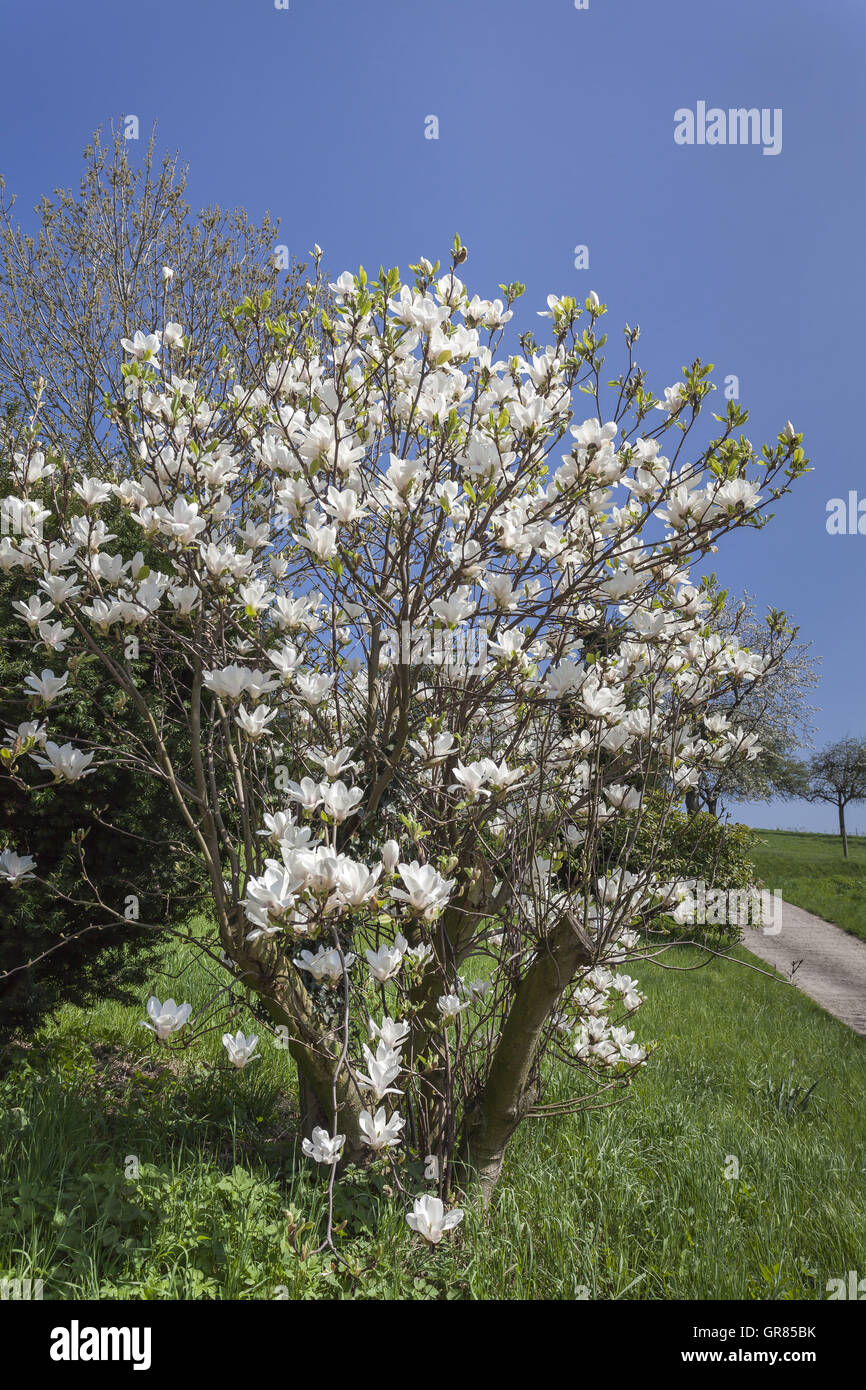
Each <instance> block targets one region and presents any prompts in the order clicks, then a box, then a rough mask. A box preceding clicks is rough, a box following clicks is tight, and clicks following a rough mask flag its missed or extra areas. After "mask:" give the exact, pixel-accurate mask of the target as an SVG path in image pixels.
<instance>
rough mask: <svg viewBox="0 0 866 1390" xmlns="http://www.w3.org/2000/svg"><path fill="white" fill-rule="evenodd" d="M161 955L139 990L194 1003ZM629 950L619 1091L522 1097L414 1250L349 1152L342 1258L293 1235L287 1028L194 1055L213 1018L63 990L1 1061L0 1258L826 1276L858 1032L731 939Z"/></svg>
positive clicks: (249, 1293)
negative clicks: (256, 1057) (498, 1150)
mask: <svg viewBox="0 0 866 1390" xmlns="http://www.w3.org/2000/svg"><path fill="white" fill-rule="evenodd" d="M738 954H739V955H740V956H741V959H744V960H750V961H752V963H753V964H755V963H756V962H754V959H753V958H752V957H749V956H747V954H746V953H744V952H739V953H738ZM695 959H696V957H695V956H694V955H693V954H691V953H688V952H687V951H686V950H685V948H682V947H679V948H676V950H675V951H674V952H672V953H671V955H669V956H668V957H667V960H668V962H669V963H670V964H677V965H683V964H689V963H692V962H693V961H694V960H695ZM168 965H169V967H170V970H171V975H170V978H168V979H165V980H160V981H159V982H158V988H157V993H159V994H160V997H164V996H165V994H166V993H172V994H174V996H175V997H176V998H185V999H190V1000H191V1001H192V1002H193V1003H194V1004H201V1003H203V1002H204V1001H205V1000H206V998H207V997H208V994H209V993H210V992H211V991H212V982H211V981H210V980H209V979H208V978H207V977H206V976H205V974H204V973H203V972H202V971H201V970H200V969H199V968H198V967H190V965H189V963H188V957H187V956H186V955H185V953H184V951H182V950H180V949H178V950H177V951H176V952H175V953H174V954H173V955H172V956H171V957H170V959H169V961H168ZM636 973H638V974H639V977H640V979H641V983H642V985H643V987H644V988H646V990H647V992H648V994H649V998H648V1001H647V1003H646V1005H645V1006H644V1007H643V1008H642V1009H641V1011H640V1013H639V1014H638V1015H637V1018H636V1020H635V1022H636V1024H637V1036H638V1037H639V1038H640V1039H643V1040H646V1039H651V1038H656V1039H657V1040H658V1041H659V1043H660V1047H659V1050H658V1052H657V1054H656V1056H655V1057H654V1059H653V1060H652V1061H651V1062H650V1064H649V1066H648V1067H647V1068H645V1069H644V1070H643V1072H642V1073H641V1075H640V1076H639V1077H638V1079H637V1081H636V1083H635V1085H634V1087H633V1090H632V1094H631V1096H630V1098H629V1099H627V1100H626V1101H625V1103H623V1104H622V1105H620V1106H618V1107H617V1108H616V1109H613V1110H602V1111H597V1112H594V1113H585V1114H582V1115H577V1116H572V1117H569V1118H566V1119H560V1120H553V1119H543V1120H531V1121H528V1122H527V1123H526V1124H525V1125H524V1127H523V1128H522V1129H521V1130H520V1131H519V1132H518V1134H517V1136H516V1137H515V1140H514V1142H513V1144H512V1146H511V1149H510V1151H509V1155H508V1160H507V1164H506V1169H505V1173H504V1176H503V1178H502V1182H501V1185H500V1187H499V1189H498V1191H497V1196H496V1199H495V1202H494V1206H493V1209H492V1210H491V1212H490V1213H489V1214H488V1215H486V1216H485V1215H484V1214H482V1213H480V1212H479V1211H477V1210H475V1209H472V1208H471V1207H470V1206H469V1205H468V1204H467V1215H466V1218H465V1220H464V1222H463V1224H462V1226H461V1227H460V1228H459V1229H458V1231H457V1233H456V1236H455V1237H449V1238H446V1240H447V1243H443V1245H442V1246H440V1247H439V1248H438V1249H437V1250H436V1251H433V1252H430V1251H428V1250H427V1249H426V1247H425V1248H421V1245H420V1242H419V1240H418V1238H417V1237H414V1236H413V1235H412V1234H411V1233H410V1232H409V1230H408V1228H407V1227H406V1225H405V1221H404V1219H403V1213H404V1211H405V1209H406V1202H405V1201H404V1200H403V1199H402V1198H398V1200H397V1201H396V1202H391V1201H389V1200H387V1199H386V1198H384V1197H383V1196H382V1193H381V1189H382V1185H383V1178H382V1177H378V1178H377V1177H376V1176H375V1175H369V1174H360V1175H356V1176H355V1177H354V1178H353V1179H352V1180H351V1181H350V1182H349V1183H348V1184H347V1185H344V1188H345V1190H344V1191H343V1192H341V1195H340V1196H339V1199H338V1204H337V1210H336V1216H337V1219H338V1221H339V1222H340V1223H341V1234H340V1237H339V1242H340V1248H341V1250H342V1252H343V1253H344V1254H345V1257H346V1259H347V1260H348V1262H349V1264H350V1265H351V1266H352V1269H353V1270H354V1272H350V1271H349V1270H347V1269H345V1268H342V1267H337V1268H335V1267H334V1261H333V1258H332V1257H331V1256H330V1254H327V1253H326V1254H325V1255H313V1254H311V1253H310V1251H311V1250H312V1249H313V1248H314V1247H315V1246H316V1245H317V1244H318V1243H319V1241H320V1239H321V1233H322V1219H323V1212H324V1192H323V1188H322V1185H321V1182H320V1181H319V1180H318V1179H317V1175H316V1173H315V1172H314V1171H313V1170H312V1166H311V1165H310V1164H309V1163H308V1162H307V1161H306V1160H305V1159H303V1158H299V1156H298V1154H297V1148H296V1137H295V1113H294V1100H293V1096H292V1089H291V1088H292V1076H291V1067H290V1065H289V1060H288V1054H287V1053H285V1052H283V1051H280V1050H279V1049H277V1048H275V1047H274V1046H273V1045H272V1044H271V1043H270V1042H267V1041H266V1042H265V1044H264V1049H263V1050H264V1058H263V1060H262V1061H260V1062H257V1063H255V1064H254V1065H253V1066H251V1067H250V1068H249V1069H248V1070H247V1071H245V1072H241V1073H238V1074H232V1075H227V1074H226V1073H224V1072H220V1071H216V1070H209V1069H208V1068H209V1067H211V1066H212V1065H213V1064H214V1063H215V1062H216V1061H217V1059H218V1055H219V1053H220V1051H221V1048H220V1042H219V1032H217V1033H215V1034H214V1036H213V1038H212V1039H211V1040H210V1041H209V1042H208V1043H207V1045H206V1046H204V1047H200V1046H196V1048H195V1049H194V1051H191V1052H190V1053H189V1054H184V1056H183V1057H182V1058H181V1060H180V1061H179V1062H177V1061H174V1060H173V1061H172V1063H171V1065H167V1064H166V1057H165V1054H164V1053H162V1052H161V1051H160V1049H159V1048H158V1046H157V1045H156V1044H155V1042H153V1041H152V1040H151V1036H150V1035H149V1034H148V1033H146V1032H145V1030H144V1029H140V1028H138V1027H137V1020H138V1019H139V1018H140V1017H143V1009H142V1010H135V1009H127V1008H124V1007H120V1006H118V1005H113V1004H104V1005H102V1006H100V1007H99V1008H97V1009H95V1010H93V1011H92V1012H91V1013H90V1014H88V1015H83V1014H81V1013H79V1012H78V1011H75V1010H71V1009H67V1010H65V1011H64V1012H63V1013H62V1015H61V1016H60V1018H59V1020H58V1021H57V1022H56V1023H55V1024H52V1025H51V1026H50V1027H49V1028H47V1029H45V1030H43V1033H42V1034H41V1035H40V1037H39V1039H38V1040H37V1041H36V1042H35V1044H34V1045H32V1046H30V1047H28V1048H27V1050H26V1051H25V1052H24V1053H22V1054H20V1055H18V1057H17V1058H16V1059H15V1060H14V1064H13V1066H12V1068H11V1069H10V1070H9V1071H8V1072H7V1074H6V1076H5V1077H4V1078H3V1080H2V1082H0V1105H2V1113H0V1276H2V1275H6V1276H7V1277H17V1278H21V1279H24V1278H33V1279H35V1278H42V1279H43V1281H44V1297H45V1298H71V1297H76V1298H80V1297H97V1296H101V1297H107V1298H115V1299H123V1298H132V1299H141V1298H202V1297H203V1298H274V1297H277V1296H283V1297H290V1298H317V1299H322V1298H324V1299H335V1298H361V1299H382V1298H411V1299H424V1298H447V1297H450V1298H461V1299H473V1298H477V1299H495V1298H515V1299H524V1298H526V1299H574V1298H580V1297H587V1296H588V1297H591V1298H605V1299H610V1298H626V1299H635V1298H637V1299H705V1298H722V1299H733V1298H747V1299H786V1298H806V1299H810V1298H821V1297H826V1293H825V1287H826V1282H827V1280H828V1279H830V1278H835V1277H844V1276H845V1274H846V1271H848V1270H849V1269H858V1270H859V1269H861V1268H862V1265H863V1252H864V1249H866V1158H864V1142H863V1141H864V1137H866V1136H864V1120H863V1104H862V1098H863V1094H864V1088H866V1040H864V1039H862V1038H859V1037H857V1036H856V1035H855V1034H854V1033H852V1032H851V1031H850V1030H849V1029H847V1028H845V1027H844V1026H843V1025H842V1024H840V1023H838V1022H836V1021H835V1020H834V1019H832V1018H830V1017H829V1016H828V1015H826V1014H825V1013H823V1012H822V1010H820V1009H819V1008H818V1007H817V1006H816V1005H814V1004H813V1003H812V1002H811V1001H810V1000H808V999H806V998H804V997H803V996H801V995H799V994H798V993H795V992H794V991H793V990H792V989H790V988H788V987H786V986H784V985H783V984H781V983H779V982H777V981H774V980H772V979H770V978H768V976H767V975H766V974H760V973H757V972H756V971H753V970H747V969H745V968H744V967H743V966H741V965H736V964H730V963H727V962H723V961H713V962H712V963H711V964H709V965H708V966H706V967H705V968H703V969H701V970H699V971H696V972H694V973H690V974H685V973H675V972H670V971H661V970H659V969H658V968H654V967H651V966H650V965H648V964H646V965H644V966H643V967H642V968H641V969H640V970H639V971H637V972H636ZM250 1023H251V1020H250V1019H249V1018H248V1017H246V1016H243V1015H240V1016H239V1017H238V1018H237V1019H236V1020H235V1021H234V1022H233V1024H232V1026H233V1028H237V1027H243V1028H244V1029H245V1031H249V1025H250ZM220 1031H221V1030H220ZM814 1081H817V1082H818V1085H817V1088H816V1090H815V1091H814V1093H813V1095H812V1097H811V1098H810V1099H809V1101H808V1103H807V1104H806V1105H805V1108H803V1109H798V1107H797V1106H796V1105H795V1104H791V1105H788V1104H786V1101H785V1097H786V1095H787V1094H788V1091H789V1090H790V1088H791V1086H792V1085H800V1086H808V1085H810V1084H811V1083H812V1082H814ZM568 1084H569V1077H568V1076H567V1075H559V1074H558V1075H557V1076H555V1077H554V1080H553V1085H552V1089H551V1095H550V1097H548V1098H555V1097H556V1096H557V1095H561V1096H565V1095H567V1094H568ZM732 1157H733V1158H734V1159H736V1161H737V1163H738V1165H739V1173H738V1176H737V1177H726V1176H725V1174H726V1172H728V1173H732V1172H733V1170H734V1165H733V1163H732V1161H731V1159H732ZM133 1158H134V1159H135V1160H136V1161H137V1165H138V1169H137V1171H138V1176H137V1177H136V1176H127V1174H134V1173H135V1171H136V1169H135V1164H134V1163H133V1161H132V1160H133ZM406 1182H407V1186H408V1187H409V1188H410V1190H422V1184H421V1183H420V1181H417V1182H416V1181H413V1178H412V1177H411V1176H407V1178H406Z"/></svg>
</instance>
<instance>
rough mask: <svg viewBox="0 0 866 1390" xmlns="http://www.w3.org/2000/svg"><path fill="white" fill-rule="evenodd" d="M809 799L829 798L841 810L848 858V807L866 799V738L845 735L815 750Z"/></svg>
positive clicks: (823, 799) (842, 834)
mask: <svg viewBox="0 0 866 1390" xmlns="http://www.w3.org/2000/svg"><path fill="white" fill-rule="evenodd" d="M807 800H809V801H828V802H829V803H830V805H831V806H835V807H836V808H837V810H838V812H839V834H840V835H841V837H842V853H843V854H844V856H845V858H846V859H847V858H848V834H847V831H846V830H845V808H846V806H848V804H849V803H850V802H852V801H866V740H864V739H858V738H842V739H840V740H839V742H838V743H830V744H828V745H827V747H826V748H824V749H822V750H821V752H820V753H816V754H815V756H814V758H813V759H812V761H811V763H810V764H809V790H808V792H807Z"/></svg>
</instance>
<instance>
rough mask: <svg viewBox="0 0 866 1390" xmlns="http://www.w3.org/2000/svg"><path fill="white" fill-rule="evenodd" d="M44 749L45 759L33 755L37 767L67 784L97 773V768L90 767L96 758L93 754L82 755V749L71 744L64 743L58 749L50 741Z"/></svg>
mask: <svg viewBox="0 0 866 1390" xmlns="http://www.w3.org/2000/svg"><path fill="white" fill-rule="evenodd" d="M42 747H43V750H44V757H43V755H42V754H40V753H31V754H30V757H31V758H32V759H33V761H34V763H36V764H37V766H39V767H44V768H45V769H46V771H48V772H51V773H53V774H54V777H55V778H57V779H60V778H61V777H62V778H63V780H64V781H66V782H77V781H78V780H79V778H81V777H86V776H87V775H88V773H89V772H94V771H95V768H92V767H91V766H90V764H91V763H92V762H93V758H94V755H93V753H82V752H81V750H80V749H78V748H73V747H72V744H71V743H64V744H63V746H62V747H61V748H58V746H57V744H56V743H52V742H51V740H50V739H48V740H47V741H46V742H45V743H44V744H43V745H42Z"/></svg>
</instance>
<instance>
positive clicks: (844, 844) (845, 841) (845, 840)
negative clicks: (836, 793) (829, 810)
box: [839, 801, 848, 859]
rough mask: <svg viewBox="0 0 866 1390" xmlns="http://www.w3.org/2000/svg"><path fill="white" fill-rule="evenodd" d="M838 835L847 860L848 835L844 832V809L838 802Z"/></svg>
mask: <svg viewBox="0 0 866 1390" xmlns="http://www.w3.org/2000/svg"><path fill="white" fill-rule="evenodd" d="M839 834H840V835H841V836H842V853H843V854H844V856H845V858H846V859H847V858H848V834H847V831H846V830H845V807H844V805H843V803H842V802H841V801H840V802H839Z"/></svg>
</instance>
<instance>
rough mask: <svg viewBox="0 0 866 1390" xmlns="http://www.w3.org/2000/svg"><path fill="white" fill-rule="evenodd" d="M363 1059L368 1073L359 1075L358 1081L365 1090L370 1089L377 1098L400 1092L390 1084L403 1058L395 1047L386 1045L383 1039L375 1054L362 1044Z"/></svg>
mask: <svg viewBox="0 0 866 1390" xmlns="http://www.w3.org/2000/svg"><path fill="white" fill-rule="evenodd" d="M364 1061H365V1062H366V1063H367V1072H368V1075H366V1076H364V1075H359V1076H358V1081H359V1082H360V1084H361V1086H363V1087H364V1088H365V1090H368V1091H372V1092H373V1094H374V1095H375V1097H376V1099H377V1100H383V1099H384V1098H385V1096H399V1095H402V1092H401V1091H399V1090H397V1088H396V1087H395V1086H392V1085H391V1082H392V1081H396V1080H397V1077H398V1076H399V1074H400V1072H401V1070H402V1067H403V1059H402V1057H401V1056H400V1053H399V1052H398V1051H397V1050H396V1048H392V1047H388V1046H387V1045H386V1044H385V1043H384V1042H383V1041H380V1042H379V1046H378V1047H377V1048H376V1052H375V1055H374V1054H373V1053H372V1052H371V1051H370V1049H369V1047H367V1045H366V1043H365V1044H364Z"/></svg>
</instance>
